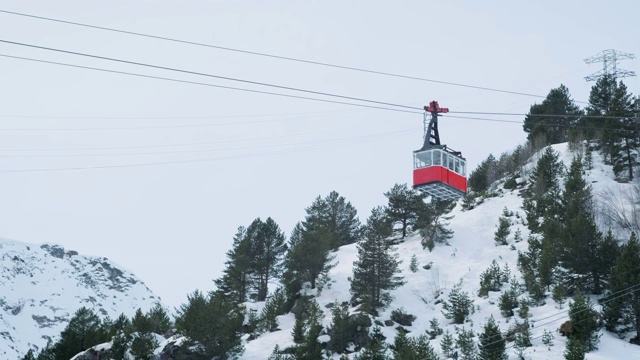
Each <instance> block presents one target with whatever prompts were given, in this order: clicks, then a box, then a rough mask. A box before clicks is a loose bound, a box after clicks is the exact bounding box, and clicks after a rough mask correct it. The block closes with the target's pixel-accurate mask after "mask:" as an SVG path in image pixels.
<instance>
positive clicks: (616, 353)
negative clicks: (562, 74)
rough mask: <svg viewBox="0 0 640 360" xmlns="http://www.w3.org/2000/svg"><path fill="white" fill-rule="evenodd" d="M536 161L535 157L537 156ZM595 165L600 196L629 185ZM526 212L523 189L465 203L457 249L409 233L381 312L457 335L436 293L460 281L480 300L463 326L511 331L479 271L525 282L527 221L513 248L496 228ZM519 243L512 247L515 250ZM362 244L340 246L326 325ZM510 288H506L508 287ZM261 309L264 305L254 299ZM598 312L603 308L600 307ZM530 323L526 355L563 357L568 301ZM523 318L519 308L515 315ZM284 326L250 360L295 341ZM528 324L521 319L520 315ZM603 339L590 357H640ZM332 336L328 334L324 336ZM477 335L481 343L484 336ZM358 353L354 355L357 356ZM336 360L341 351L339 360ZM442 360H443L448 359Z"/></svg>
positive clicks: (288, 323) (344, 293)
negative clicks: (547, 341) (549, 341)
mask: <svg viewBox="0 0 640 360" xmlns="http://www.w3.org/2000/svg"><path fill="white" fill-rule="evenodd" d="M553 147H554V149H555V150H556V151H558V152H559V153H560V156H561V159H562V161H563V162H564V163H565V164H566V166H567V167H568V166H569V164H570V162H571V159H572V158H573V155H574V154H573V153H571V152H570V151H569V150H568V148H567V144H559V145H554V146H553ZM534 160H535V159H534ZM593 165H594V166H593V169H592V170H590V171H589V172H588V173H587V174H586V177H587V182H588V183H590V184H591V185H592V186H593V190H594V193H595V194H605V193H610V192H613V193H614V194H621V193H624V192H625V191H627V190H629V189H630V187H632V186H633V185H632V184H620V183H617V182H615V181H614V180H613V173H612V171H611V167H610V166H607V165H604V164H603V163H602V161H601V158H600V156H599V155H598V154H596V153H594V154H593ZM505 207H506V208H507V209H509V210H510V211H512V212H514V213H517V214H518V216H519V217H520V219H521V218H523V217H524V211H523V210H522V198H521V197H520V196H519V190H514V191H506V190H504V192H503V193H502V194H501V195H500V196H498V197H495V198H489V199H487V200H485V202H484V203H483V204H481V205H480V206H478V207H476V208H475V209H473V210H470V211H462V210H461V208H460V205H458V206H457V207H456V208H455V209H454V211H453V213H452V214H453V215H455V217H454V218H453V219H452V220H451V228H452V229H453V230H454V232H455V234H454V237H453V238H452V239H451V240H450V246H445V245H442V244H438V245H436V247H435V248H434V249H433V251H432V252H429V251H428V250H425V249H423V248H422V246H421V244H420V239H419V237H418V236H411V237H408V238H407V239H406V240H405V241H404V242H402V243H400V244H399V245H398V246H397V247H396V249H397V253H398V254H399V257H400V259H401V260H402V261H403V262H402V264H401V269H402V275H403V276H404V277H405V280H406V284H405V285H403V286H401V287H400V288H398V289H396V290H394V291H393V292H392V295H393V296H394V300H393V302H392V303H391V305H390V306H389V307H388V308H387V309H386V310H385V311H384V312H382V313H381V314H380V317H379V319H380V320H382V321H384V320H387V319H390V314H391V311H393V310H394V309H399V308H403V309H404V310H405V312H407V313H409V314H413V315H415V316H417V319H416V320H415V321H414V322H413V324H412V326H409V327H407V329H408V330H409V331H410V332H411V333H410V334H409V335H410V336H417V335H420V334H424V333H425V331H426V330H428V329H429V320H431V319H433V318H436V319H437V320H438V322H439V323H440V325H441V327H442V328H443V329H445V330H447V329H448V330H449V331H450V332H451V333H452V334H454V336H455V329H454V325H453V324H451V321H450V320H448V319H446V318H445V317H444V316H443V314H442V305H441V304H435V298H434V291H436V289H438V288H439V289H442V290H444V295H443V296H441V297H440V299H446V297H447V295H448V293H449V291H450V290H451V288H452V287H453V285H455V284H456V283H458V282H459V281H461V282H462V289H463V291H466V292H468V293H469V295H470V296H471V297H472V299H473V300H474V305H475V308H476V311H475V313H473V314H472V315H470V317H469V318H470V320H471V321H470V322H467V323H465V324H464V325H463V326H464V327H465V328H466V329H472V330H473V331H474V332H475V333H476V334H478V333H481V332H482V329H483V326H484V324H485V323H486V322H487V320H488V318H489V317H490V316H491V315H493V317H494V318H495V319H496V321H497V322H498V325H499V327H500V329H501V330H502V331H503V332H504V331H506V330H507V329H508V328H509V326H510V325H512V324H513V323H514V319H513V318H511V319H510V320H507V319H505V317H504V316H502V315H501V314H500V309H499V308H498V298H499V296H500V293H498V292H490V293H489V296H488V297H487V298H481V297H478V296H477V293H478V290H479V288H480V273H482V272H483V271H484V270H486V269H487V268H488V267H489V265H490V264H491V262H492V261H493V260H495V261H497V263H498V264H499V265H500V267H501V268H502V267H504V266H505V264H507V265H508V267H509V268H510V270H511V274H512V275H516V276H517V277H518V278H519V279H520V281H521V274H520V273H519V272H518V270H517V265H516V263H517V254H518V250H520V251H525V250H526V249H527V246H528V244H527V241H526V239H527V236H528V235H529V231H528V229H527V227H526V226H524V225H523V224H522V221H521V220H520V219H518V217H516V216H515V215H514V216H513V217H511V218H510V219H511V222H512V226H511V235H510V236H509V238H508V241H509V245H508V246H495V242H494V232H495V230H496V228H497V224H498V218H499V217H500V216H501V215H502V212H503V209H504V208H505ZM517 229H520V231H521V233H522V238H523V241H520V242H515V241H514V234H515V232H516V230H517ZM512 246H513V247H512ZM414 254H415V255H416V257H417V259H418V262H419V266H418V268H419V270H418V271H417V272H416V273H413V272H411V271H410V269H409V264H410V261H411V257H412V256H413V255H414ZM357 255H358V254H357V248H356V245H355V244H353V245H348V246H344V247H341V248H340V249H339V250H338V251H337V253H336V260H337V261H338V265H337V266H336V267H335V268H333V269H332V271H331V273H330V277H331V283H330V284H328V285H326V287H325V288H324V289H323V291H322V292H321V293H320V294H319V295H318V296H317V297H316V300H317V301H318V303H319V305H320V307H321V308H322V309H323V310H324V312H325V317H324V321H323V323H324V325H325V326H329V325H330V323H331V310H330V308H327V307H326V305H327V304H329V303H335V302H336V300H337V301H338V302H343V301H349V300H350V298H351V295H350V293H349V281H348V278H349V277H350V276H352V274H353V263H354V261H356V260H357ZM427 264H431V267H430V269H428V270H426V269H424V268H423V266H424V265H427ZM507 287H508V285H503V290H504V289H507ZM252 305H254V306H255V307H256V308H257V309H258V310H260V308H261V307H262V304H252ZM596 309H599V307H598V306H596ZM530 314H531V316H530V318H529V324H530V325H531V326H532V328H531V338H532V343H533V346H532V347H529V348H526V350H525V358H526V359H540V360H542V359H563V358H564V356H563V352H564V350H565V346H566V337H562V336H561V335H560V334H559V333H558V328H559V327H560V325H561V324H562V323H563V322H565V321H567V320H568V305H567V304H564V305H563V306H562V309H560V308H559V305H558V304H556V303H555V302H554V301H553V300H552V299H551V296H550V295H549V296H548V297H547V299H546V304H545V305H543V306H540V307H533V306H532V307H531V308H530ZM515 316H516V317H517V316H518V315H517V313H516V315H515ZM278 320H279V327H280V328H281V329H282V330H279V331H276V332H272V333H266V334H262V335H261V336H260V337H259V338H257V339H255V340H252V341H249V342H247V343H246V344H245V352H244V354H243V355H242V357H241V359H243V360H264V359H267V358H268V357H269V355H270V353H271V351H272V350H273V348H274V347H275V345H276V344H278V345H279V346H280V348H285V347H287V346H291V345H294V343H293V339H292V336H291V330H292V328H293V324H294V315H293V314H287V315H284V316H280V317H279V318H278ZM519 320H520V321H522V319H519ZM397 326H398V324H394V325H393V326H387V327H383V328H382V331H383V333H384V335H385V336H386V338H387V340H386V341H387V342H389V343H392V342H393V338H394V336H395V335H396V332H397V330H396V327H397ZM544 330H548V331H550V332H551V333H553V334H554V337H555V338H554V340H553V343H554V344H553V346H550V347H548V346H546V345H544V344H543V343H542V339H541V337H542V334H543V332H544ZM601 334H602V337H601V340H600V344H599V349H598V350H597V351H594V352H590V353H588V354H587V359H640V347H639V346H636V345H632V344H630V343H629V342H628V339H622V340H621V339H618V338H617V337H616V336H615V335H614V334H611V333H608V332H606V331H604V329H603V330H601ZM325 336H326V335H325ZM441 338H442V336H438V337H437V338H436V339H435V340H432V341H431V345H432V346H433V347H434V348H435V350H436V351H438V352H440V340H441ZM474 340H475V341H476V342H477V341H478V337H477V336H476V337H475V338H474ZM507 353H508V354H509V358H510V359H516V358H517V357H516V355H515V353H514V349H513V343H508V344H507ZM351 357H353V355H351ZM334 358H335V359H337V358H338V356H335V357H334ZM441 358H443V359H444V357H443V356H441Z"/></svg>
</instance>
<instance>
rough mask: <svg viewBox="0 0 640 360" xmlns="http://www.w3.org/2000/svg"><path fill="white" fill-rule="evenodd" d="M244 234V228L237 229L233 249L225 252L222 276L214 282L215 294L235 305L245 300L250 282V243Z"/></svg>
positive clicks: (245, 231) (245, 230)
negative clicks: (222, 296)
mask: <svg viewBox="0 0 640 360" xmlns="http://www.w3.org/2000/svg"><path fill="white" fill-rule="evenodd" d="M246 233H247V229H246V228H245V227H243V226H241V227H238V231H237V232H236V235H235V236H234V238H233V247H232V249H231V250H229V251H228V252H227V261H226V262H225V265H226V266H225V269H224V270H223V275H222V277H221V278H219V279H217V280H215V284H216V286H217V288H218V289H217V292H218V293H219V294H221V295H224V296H228V297H229V298H230V299H231V300H232V301H234V302H235V303H237V304H240V303H242V302H245V301H246V300H247V298H248V294H249V285H250V282H251V280H250V275H251V261H252V260H251V242H250V241H249V240H248V239H247V238H246Z"/></svg>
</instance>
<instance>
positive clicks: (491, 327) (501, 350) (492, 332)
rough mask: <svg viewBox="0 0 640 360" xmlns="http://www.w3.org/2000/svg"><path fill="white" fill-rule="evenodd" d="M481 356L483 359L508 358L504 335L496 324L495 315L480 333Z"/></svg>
mask: <svg viewBox="0 0 640 360" xmlns="http://www.w3.org/2000/svg"><path fill="white" fill-rule="evenodd" d="M479 348H480V354H479V355H480V356H479V359H482V360H506V359H507V353H506V352H505V351H506V350H505V340H504V338H503V337H502V333H501V332H500V328H499V327H498V325H497V324H496V321H495V319H494V318H493V316H491V317H489V320H488V321H487V323H486V324H485V326H484V331H483V332H482V334H480V345H479Z"/></svg>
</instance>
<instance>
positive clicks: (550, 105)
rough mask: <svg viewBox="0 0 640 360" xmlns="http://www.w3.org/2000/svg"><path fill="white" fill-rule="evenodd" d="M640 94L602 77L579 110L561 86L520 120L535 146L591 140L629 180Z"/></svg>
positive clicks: (637, 140)
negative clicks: (637, 95) (634, 93)
mask: <svg viewBox="0 0 640 360" xmlns="http://www.w3.org/2000/svg"><path fill="white" fill-rule="evenodd" d="M639 110H640V97H634V96H633V94H632V93H631V92H629V90H628V89H627V86H626V85H625V84H624V82H622V81H621V80H617V79H616V78H615V77H614V76H613V75H605V76H602V77H601V78H600V79H598V81H597V82H596V83H595V85H594V86H593V87H592V88H591V93H590V94H589V104H588V105H587V106H586V107H585V109H580V108H579V107H578V106H577V105H576V104H575V102H574V101H573V100H572V99H571V95H570V94H569V89H567V88H566V87H565V86H564V85H560V87H558V88H556V89H552V90H551V91H550V92H549V94H548V95H547V97H546V98H545V100H543V101H542V103H541V104H534V105H532V106H531V108H530V110H529V114H528V115H527V116H526V118H525V120H524V125H523V128H524V131H525V132H526V133H527V134H528V136H527V139H528V140H529V142H530V143H531V144H533V146H534V147H535V148H536V149H540V148H542V147H543V146H546V145H553V144H558V143H562V142H567V141H569V142H581V141H582V140H590V141H595V142H596V143H597V144H598V146H599V147H600V149H601V151H602V154H603V156H604V159H605V161H607V162H608V163H609V164H611V165H613V171H614V173H615V174H616V176H617V177H618V178H619V179H621V180H628V181H630V180H633V177H634V168H635V166H636V165H637V160H636V159H637V151H638V148H639V147H640V114H639Z"/></svg>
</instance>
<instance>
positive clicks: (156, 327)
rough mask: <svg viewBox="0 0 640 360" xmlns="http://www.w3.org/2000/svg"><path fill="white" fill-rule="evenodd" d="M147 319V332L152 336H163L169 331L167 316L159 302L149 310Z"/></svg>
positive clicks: (169, 321) (169, 325) (169, 323)
mask: <svg viewBox="0 0 640 360" xmlns="http://www.w3.org/2000/svg"><path fill="white" fill-rule="evenodd" d="M147 319H148V321H149V331H150V332H152V333H154V334H158V335H164V334H166V333H167V331H169V329H171V319H170V318H169V314H168V313H167V310H166V309H165V308H164V307H163V306H162V304H160V302H156V303H155V304H154V305H153V307H152V308H151V309H149V311H148V312H147Z"/></svg>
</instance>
